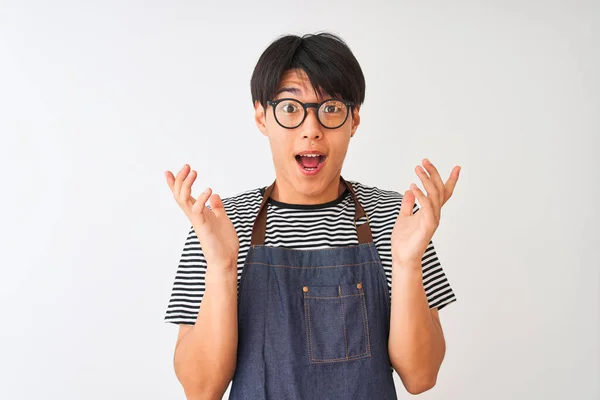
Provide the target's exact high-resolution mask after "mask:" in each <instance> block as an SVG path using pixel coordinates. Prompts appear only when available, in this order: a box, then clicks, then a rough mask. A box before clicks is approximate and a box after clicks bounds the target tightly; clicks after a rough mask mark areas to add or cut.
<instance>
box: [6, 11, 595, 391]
mask: <svg viewBox="0 0 600 400" xmlns="http://www.w3.org/2000/svg"><path fill="white" fill-rule="evenodd" d="M392 3H393V5H392ZM484 3H485V4H484ZM599 24H600V5H599V3H598V2H593V1H588V2H584V1H573V0H571V1H567V0H564V1H551V2H548V1H538V2H536V1H509V2H501V1H494V2H475V1H472V2H468V1H457V2H442V1H433V2H422V1H419V2H417V1H415V2H399V1H395V2H392V1H388V2H384V1H370V2H365V1H353V0H346V1H324V0H321V1H312V0H308V1H301V2H287V1H270V2H267V1H261V0H256V1H254V2H242V1H237V2H231V1H229V2H225V3H224V4H222V5H221V4H217V2H216V1H211V2H202V3H201V2H190V1H170V2H161V1H127V2H119V1H93V2H92V1H87V2H82V1H72V2H67V1H54V2H42V1H37V2H34V1H13V2H9V1H5V0H0V133H1V142H0V143H1V144H0V149H1V150H0V151H1V154H0V163H1V165H0V166H1V167H2V196H1V197H0V202H1V207H0V212H1V224H0V226H1V235H2V236H1V238H0V239H1V240H0V243H1V246H2V249H1V252H0V255H1V259H0V262H1V264H0V265H1V268H2V269H1V275H0V296H1V299H0V300H1V302H0V307H1V310H0V312H1V322H0V323H1V327H2V328H1V329H0V398H2V399H11V400H21V399H41V398H44V399H61V400H71V399H86V400H95V399H98V400H100V399H102V400H105V399H132V398H136V399H138V398H139V399H178V398H179V399H183V398H184V396H183V392H182V390H181V387H180V386H179V383H178V381H177V380H176V377H175V374H174V372H173V367H172V358H173V349H174V344H175V339H176V334H177V328H176V326H173V325H170V324H166V323H164V322H163V316H164V312H165V309H166V306H167V303H168V298H169V295H170V291H171V286H172V283H173V279H174V277H175V270H176V267H177V263H178V260H179V256H180V253H181V250H182V249H183V244H184V241H185V237H186V235H187V233H188V229H189V223H188V221H187V219H186V217H185V215H184V214H183V212H182V211H181V210H180V209H179V208H178V206H177V204H176V203H175V201H174V200H173V198H172V196H171V193H170V191H169V189H168V187H167V185H166V183H165V180H164V176H163V171H164V170H167V169H170V170H172V171H177V170H178V169H179V168H180V167H181V166H182V165H183V163H189V164H190V165H192V167H193V168H195V169H197V170H198V171H199V178H198V180H197V184H196V186H195V191H194V193H193V194H194V195H197V194H199V193H200V191H201V190H202V189H204V187H207V186H211V187H212V188H213V189H214V190H215V191H216V192H217V193H219V194H221V195H222V196H223V197H226V196H230V195H233V194H236V193H239V192H241V191H244V190H248V189H252V188H256V187H258V186H261V185H267V184H269V183H270V182H271V181H272V179H273V178H274V172H273V168H272V163H271V158H270V150H269V147H268V142H267V139H266V138H265V137H263V136H262V135H261V134H260V133H259V131H258V129H257V128H256V127H255V125H254V122H253V110H252V104H251V98H250V88H249V81H250V76H251V73H252V69H253V67H254V65H255V63H256V61H257V59H258V57H259V56H260V54H261V52H262V51H263V50H264V48H265V47H266V46H267V45H268V44H269V43H270V42H271V41H272V40H274V39H275V38H276V37H278V36H279V35H282V34H286V33H296V34H303V33H310V32H316V31H320V30H327V31H331V32H333V33H337V34H339V35H341V36H342V38H344V39H345V40H346V41H347V42H348V44H349V45H350V47H351V49H352V50H353V51H354V53H355V55H356V57H357V58H358V60H359V62H360V63H361V65H362V67H363V70H364V73H365V76H366V82H367V94H366V102H365V104H364V106H363V108H362V114H361V115H362V124H361V126H360V128H359V130H358V133H357V135H356V136H355V138H354V139H353V140H352V142H351V146H350V149H349V153H348V157H347V160H346V163H345V167H344V172H343V174H344V176H345V177H346V178H348V179H351V180H358V181H361V182H363V183H365V184H368V185H372V186H378V187H381V188H384V189H391V190H397V191H404V190H405V189H406V188H408V185H409V184H410V183H411V182H413V181H415V180H416V179H417V178H416V176H415V175H414V172H413V168H414V166H415V165H416V164H417V163H419V162H420V160H421V159H422V158H423V157H429V158H430V159H431V160H432V161H433V162H434V163H436V165H438V167H439V168H440V169H441V171H443V173H444V175H447V174H448V173H449V171H450V169H451V167H452V166H453V165H455V164H460V165H461V166H462V167H463V170H462V175H461V179H460V181H459V184H458V186H457V189H456V192H455V196H454V197H453V199H452V200H451V201H450V202H449V203H448V204H447V206H446V207H445V209H444V213H443V217H442V222H441V226H440V228H439V230H438V232H437V233H436V235H435V237H434V240H435V241H436V244H437V248H438V253H439V256H440V258H441V261H442V262H443V265H444V268H445V271H446V274H447V276H448V279H449V280H450V282H451V284H452V285H453V287H454V290H455V292H456V295H457V297H458V302H456V303H453V304H452V305H450V306H448V307H447V308H446V309H444V310H442V311H441V312H440V315H441V319H442V324H443V327H444V331H445V335H446V340H447V347H448V348H447V354H446V359H445V361H444V364H443V366H442V369H441V372H440V375H439V379H438V383H437V386H436V387H435V388H434V389H432V390H431V391H429V392H426V393H425V394H423V395H422V396H421V397H422V398H423V399H464V400H467V399H469V400H470V399H473V400H481V399H502V400H504V399H507V398H510V399H566V398H569V399H597V398H598V397H599V396H600V386H599V385H600V384H599V378H598V377H599V376H600V348H599V337H600V332H599V315H600V312H599V311H600V310H599V296H598V294H599V286H600V276H599V268H598V265H599V263H598V256H599V255H598V249H599V247H600V241H599V234H598V227H597V226H598V223H599V222H600V221H599V214H600V213H599V211H598V207H597V199H598V195H599V194H600V193H599V190H598V186H599V185H598V183H599V182H600V177H599V170H600V168H599V166H598V161H597V159H596V158H595V157H596V153H597V151H598V147H599V144H600V143H599V140H598V134H599V133H600V129H599V128H600V117H599V110H600V95H599V93H600V79H599V77H598V75H599V74H598V71H600V56H599V48H600V28H599ZM417 182H418V181H417ZM396 383H397V388H398V393H399V397H400V398H409V397H411V396H410V395H409V394H408V393H407V392H406V391H405V390H404V388H403V387H402V385H401V383H400V380H399V379H398V377H397V376H396Z"/></svg>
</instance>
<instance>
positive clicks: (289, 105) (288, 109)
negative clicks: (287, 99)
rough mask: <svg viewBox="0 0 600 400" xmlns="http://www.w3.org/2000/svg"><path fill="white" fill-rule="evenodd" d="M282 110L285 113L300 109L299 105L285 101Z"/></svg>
mask: <svg viewBox="0 0 600 400" xmlns="http://www.w3.org/2000/svg"><path fill="white" fill-rule="evenodd" d="M281 111H283V112H284V113H294V112H296V111H298V106H297V105H296V104H294V103H283V105H282V106H281Z"/></svg>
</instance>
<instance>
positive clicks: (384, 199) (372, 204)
mask: <svg viewBox="0 0 600 400" xmlns="http://www.w3.org/2000/svg"><path fill="white" fill-rule="evenodd" d="M347 182H348V183H350V184H351V185H352V187H353V188H354V191H355V192H356V196H357V197H358V201H359V202H360V203H361V204H362V206H363V207H366V208H372V209H378V208H381V207H383V208H396V207H397V208H399V207H400V204H401V203H402V197H403V195H402V194H401V193H399V192H397V191H395V190H391V189H383V188H379V187H377V186H371V185H368V184H365V183H362V182H357V181H352V180H348V181H347Z"/></svg>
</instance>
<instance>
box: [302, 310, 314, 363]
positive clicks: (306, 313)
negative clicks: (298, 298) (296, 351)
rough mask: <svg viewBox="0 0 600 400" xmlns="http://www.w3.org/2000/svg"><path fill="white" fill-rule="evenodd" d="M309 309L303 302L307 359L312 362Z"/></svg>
mask: <svg viewBox="0 0 600 400" xmlns="http://www.w3.org/2000/svg"><path fill="white" fill-rule="evenodd" d="M309 310H310V307H309V306H308V300H306V299H305V300H304V317H305V319H306V338H307V340H308V359H309V360H310V361H312V359H313V357H312V335H311V333H310V311H309Z"/></svg>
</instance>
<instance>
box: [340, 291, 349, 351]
mask: <svg viewBox="0 0 600 400" xmlns="http://www.w3.org/2000/svg"><path fill="white" fill-rule="evenodd" d="M338 293H339V294H340V295H339V298H340V304H341V305H342V325H343V327H344V345H345V347H346V360H347V359H348V339H347V338H346V319H345V317H344V299H343V297H342V288H341V286H340V285H338Z"/></svg>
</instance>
